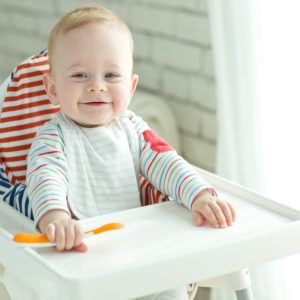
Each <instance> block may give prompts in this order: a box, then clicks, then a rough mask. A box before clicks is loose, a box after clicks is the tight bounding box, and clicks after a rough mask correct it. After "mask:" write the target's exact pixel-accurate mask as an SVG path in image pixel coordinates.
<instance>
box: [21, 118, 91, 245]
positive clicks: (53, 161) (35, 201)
mask: <svg viewBox="0 0 300 300" xmlns="http://www.w3.org/2000/svg"><path fill="white" fill-rule="evenodd" d="M67 172H68V168H67V163H66V156H65V148H64V141H63V136H62V134H61V132H60V130H59V128H58V127H57V126H56V124H53V123H48V124H46V125H44V126H43V127H42V128H41V129H40V131H39V132H38V135H37V137H36V139H35V141H34V142H33V144H32V147H31V150H30V152H29V154H28V158H27V187H28V196H29V199H30V202H31V205H32V211H33V215H34V222H35V225H36V226H37V228H39V229H40V230H41V231H42V233H44V234H46V235H47V237H48V239H49V240H50V241H51V242H55V243H56V248H57V250H59V251H62V250H64V249H71V248H73V247H74V246H75V247H77V248H76V249H75V250H78V251H84V250H86V246H85V245H83V244H81V242H82V238H83V231H82V228H81V226H80V224H79V223H78V222H76V221H74V220H72V219H71V214H70V211H69V208H68V203H67V181H68V176H67ZM78 247H79V248H78Z"/></svg>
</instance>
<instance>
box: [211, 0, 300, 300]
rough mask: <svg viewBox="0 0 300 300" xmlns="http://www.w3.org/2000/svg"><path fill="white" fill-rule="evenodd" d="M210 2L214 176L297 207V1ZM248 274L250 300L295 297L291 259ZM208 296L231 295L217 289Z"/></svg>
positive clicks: (299, 38) (299, 111)
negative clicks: (215, 109) (214, 97)
mask: <svg viewBox="0 0 300 300" xmlns="http://www.w3.org/2000/svg"><path fill="white" fill-rule="evenodd" d="M208 3H209V9H210V20H211V28H212V40H213V51H214V59H215V70H216V83H217V95H218V121H219V136H218V155H217V173H218V174H220V175H222V176H224V177H227V178H229V179H231V180H234V181H236V182H238V183H240V184H242V185H245V186H247V187H250V188H252V189H254V190H256V191H259V192H261V193H264V194H266V195H268V196H270V197H272V198H274V199H277V200H280V201H282V202H284V203H287V204H290V205H294V206H297V205H298V207H300V193H299V191H298V189H297V187H298V186H299V182H300V174H299V170H300V142H299V141H300V134H299V133H298V132H299V131H300V74H299V73H300V18H299V15H300V3H299V2H298V1H293V0H285V1H274V0H273V1H271V0H243V1H240V0H209V1H208ZM224 259H225V258H224ZM298 260H299V259H298ZM297 264H298V265H297ZM250 273H251V278H252V282H253V293H254V297H255V299H256V300H296V299H299V297H300V296H299V295H300V290H298V289H297V284H296V279H297V278H299V275H300V267H299V263H298V262H297V260H296V258H292V259H285V260H282V261H279V262H274V263H269V264H267V265H264V266H259V267H256V268H254V269H250ZM212 298H213V299H214V300H221V299H222V300H224V299H235V298H234V297H233V294H230V293H224V292H221V291H214V292H213V296H212Z"/></svg>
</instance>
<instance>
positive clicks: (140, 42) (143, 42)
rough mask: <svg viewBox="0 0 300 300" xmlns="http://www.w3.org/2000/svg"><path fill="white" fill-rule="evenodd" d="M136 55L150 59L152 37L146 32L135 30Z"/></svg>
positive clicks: (134, 51)
mask: <svg viewBox="0 0 300 300" xmlns="http://www.w3.org/2000/svg"><path fill="white" fill-rule="evenodd" d="M133 42H134V50H133V53H134V56H135V57H136V58H142V59H149V58H150V57H151V52H152V38H151V36H149V35H147V34H144V33H137V32H133Z"/></svg>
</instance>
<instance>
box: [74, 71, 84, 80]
mask: <svg viewBox="0 0 300 300" xmlns="http://www.w3.org/2000/svg"><path fill="white" fill-rule="evenodd" d="M72 77H73V78H78V79H83V78H87V74H86V73H83V72H80V73H75V74H73V75H72Z"/></svg>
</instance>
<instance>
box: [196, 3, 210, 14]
mask: <svg viewBox="0 0 300 300" xmlns="http://www.w3.org/2000/svg"><path fill="white" fill-rule="evenodd" d="M207 1H209V0H195V7H196V9H197V11H199V12H202V13H204V14H207V13H208V3H207Z"/></svg>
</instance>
